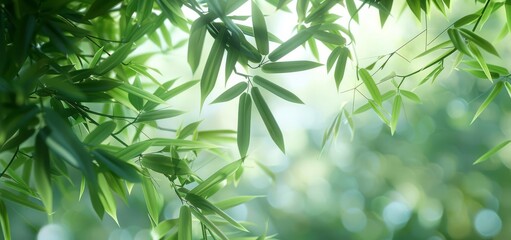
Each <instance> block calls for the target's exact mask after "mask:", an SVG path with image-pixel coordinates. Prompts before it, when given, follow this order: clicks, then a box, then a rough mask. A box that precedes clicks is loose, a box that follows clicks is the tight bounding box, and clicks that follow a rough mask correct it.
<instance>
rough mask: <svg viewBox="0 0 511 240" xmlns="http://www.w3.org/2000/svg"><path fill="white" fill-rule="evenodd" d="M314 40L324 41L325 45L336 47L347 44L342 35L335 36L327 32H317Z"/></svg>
mask: <svg viewBox="0 0 511 240" xmlns="http://www.w3.org/2000/svg"><path fill="white" fill-rule="evenodd" d="M314 38H316V39H317V40H320V41H322V42H323V43H325V44H334V45H338V46H339V45H344V44H345V43H346V39H345V38H344V37H342V36H341V35H340V34H335V33H331V32H326V31H317V32H316V33H314Z"/></svg>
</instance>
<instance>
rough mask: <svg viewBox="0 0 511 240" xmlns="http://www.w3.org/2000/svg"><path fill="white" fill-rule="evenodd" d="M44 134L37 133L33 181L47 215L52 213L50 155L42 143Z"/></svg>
mask: <svg viewBox="0 0 511 240" xmlns="http://www.w3.org/2000/svg"><path fill="white" fill-rule="evenodd" d="M43 135H44V134H42V133H41V132H39V134H37V136H36V140H35V152H34V160H35V161H34V167H33V169H34V179H35V187H36V189H37V193H38V194H39V198H41V201H42V202H43V205H44V208H45V209H46V213H47V214H52V213H53V190H52V187H51V183H50V171H51V168H50V155H49V150H48V146H46V144H45V143H44V136H43Z"/></svg>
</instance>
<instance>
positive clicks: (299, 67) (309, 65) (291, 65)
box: [261, 61, 323, 73]
mask: <svg viewBox="0 0 511 240" xmlns="http://www.w3.org/2000/svg"><path fill="white" fill-rule="evenodd" d="M322 65H323V64H321V63H317V62H312V61H289V62H273V63H267V64H264V65H263V66H262V68H261V69H262V70H263V72H266V73H288V72H299V71H305V70H309V69H313V68H317V67H319V66H322Z"/></svg>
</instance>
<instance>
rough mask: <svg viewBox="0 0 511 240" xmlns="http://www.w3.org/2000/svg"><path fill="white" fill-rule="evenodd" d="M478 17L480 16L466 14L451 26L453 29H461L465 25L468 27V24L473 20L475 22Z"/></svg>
mask: <svg viewBox="0 0 511 240" xmlns="http://www.w3.org/2000/svg"><path fill="white" fill-rule="evenodd" d="M479 16H481V15H480V14H475V13H473V14H468V15H466V16H464V17H462V18H460V19H458V20H457V21H456V22H454V24H453V26H454V27H455V28H459V27H463V26H465V25H468V24H471V23H472V22H474V21H475V20H477V18H479Z"/></svg>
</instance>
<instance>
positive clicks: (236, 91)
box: [211, 82, 248, 103]
mask: <svg viewBox="0 0 511 240" xmlns="http://www.w3.org/2000/svg"><path fill="white" fill-rule="evenodd" d="M247 87H248V84H247V83H246V82H239V83H237V84H236V85H234V86H232V87H230V88H229V89H227V90H226V91H225V92H223V93H222V94H220V96H218V97H217V98H216V99H215V100H213V102H211V103H220V102H227V101H230V100H232V99H234V98H235V97H237V96H239V95H240V94H241V93H243V91H245V90H246V89H247Z"/></svg>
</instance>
